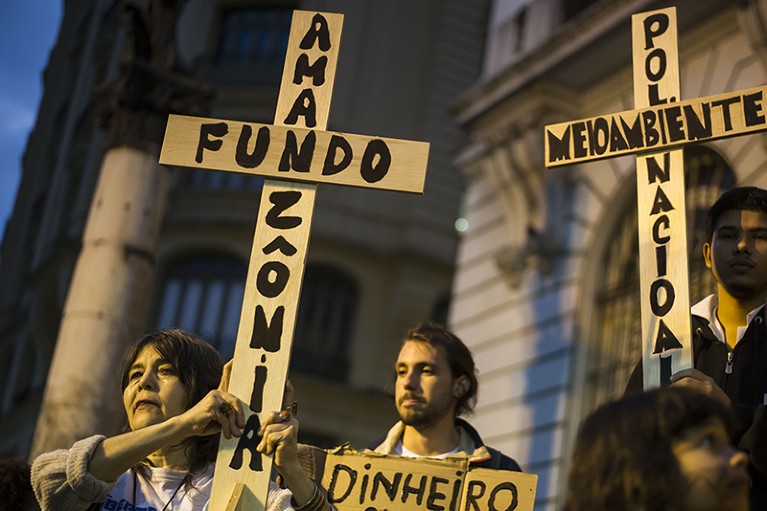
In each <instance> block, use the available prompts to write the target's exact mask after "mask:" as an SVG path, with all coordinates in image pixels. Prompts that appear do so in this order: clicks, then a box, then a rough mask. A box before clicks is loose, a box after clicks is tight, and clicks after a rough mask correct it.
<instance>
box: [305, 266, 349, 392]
mask: <svg viewBox="0 0 767 511" xmlns="http://www.w3.org/2000/svg"><path fill="white" fill-rule="evenodd" d="M358 294H359V292H358V290H357V283H356V282H355V281H354V279H352V278H351V277H350V276H349V275H347V274H346V273H345V272H343V271H341V270H339V269H337V268H335V267H333V266H328V265H323V264H309V265H307V267H306V272H305V274H304V283H303V289H302V291H301V303H300V305H299V308H298V317H297V319H296V330H295V335H294V342H293V353H292V358H291V368H292V370H295V371H298V372H300V373H304V374H310V375H314V376H320V377H323V378H326V379H329V380H335V381H346V379H347V377H348V373H349V345H350V341H351V333H352V327H353V325H354V322H355V319H356V315H357V296H358Z"/></svg>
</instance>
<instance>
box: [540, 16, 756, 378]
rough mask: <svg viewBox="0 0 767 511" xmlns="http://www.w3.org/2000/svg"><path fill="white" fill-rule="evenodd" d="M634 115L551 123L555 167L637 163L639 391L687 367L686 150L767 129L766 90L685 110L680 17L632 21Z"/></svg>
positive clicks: (695, 103)
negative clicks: (629, 157)
mask: <svg viewBox="0 0 767 511" xmlns="http://www.w3.org/2000/svg"><path fill="white" fill-rule="evenodd" d="M631 31H632V41H633V43H632V46H633V52H632V53H633V61H634V66H633V69H634V102H635V106H636V107H637V109H636V110H629V111H625V112H620V113H616V114H608V115H604V116H599V117H593V118H590V119H582V120H578V121H572V122H566V123H560V124H554V125H550V126H546V130H545V144H546V145H545V148H546V149H545V153H546V154H545V163H546V166H547V167H556V166H560V165H567V164H571V163H576V162H585V161H591V160H597V159H602V158H610V157H614V156H620V155H626V154H637V160H636V163H637V165H636V166H637V173H636V177H637V207H638V211H639V269H640V296H641V308H642V364H643V369H644V371H643V372H644V387H645V388H646V389H647V388H653V387H658V386H661V385H665V384H667V383H668V380H669V377H670V376H671V374H673V373H675V372H677V371H679V370H681V369H685V368H689V367H692V345H691V335H690V334H691V332H690V304H689V299H690V298H689V284H688V269H687V234H686V221H685V196H684V194H685V189H684V161H683V155H682V149H681V147H682V146H684V145H686V144H691V143H695V142H702V141H707V140H715V139H720V138H725V137H733V136H737V135H743V134H747V133H755V132H758V131H764V130H767V121H766V120H765V115H764V96H765V93H766V92H767V87H758V88H755V89H749V90H743V91H738V92H733V93H727V94H720V95H717V96H710V97H705V98H698V99H694V100H688V101H681V100H680V92H679V64H678V51H677V34H676V9H675V8H673V7H671V8H667V9H661V10H657V11H651V12H645V13H640V14H635V15H634V16H632V30H631Z"/></svg>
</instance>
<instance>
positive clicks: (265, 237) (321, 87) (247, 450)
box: [209, 11, 343, 511]
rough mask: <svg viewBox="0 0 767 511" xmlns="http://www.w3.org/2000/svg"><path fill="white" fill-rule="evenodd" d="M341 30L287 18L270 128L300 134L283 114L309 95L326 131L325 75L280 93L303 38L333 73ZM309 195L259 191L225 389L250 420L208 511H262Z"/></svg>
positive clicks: (324, 21) (223, 447)
mask: <svg viewBox="0 0 767 511" xmlns="http://www.w3.org/2000/svg"><path fill="white" fill-rule="evenodd" d="M342 26H343V16H342V15H340V14H327V13H315V12H303V11H296V12H294V14H293V22H292V24H291V29H290V39H289V42H288V52H287V56H286V60H285V69H284V71H283V77H282V83H283V86H285V88H284V89H281V90H280V97H279V99H278V104H277V110H276V113H275V124H278V125H285V124H286V123H287V121H291V123H292V124H291V125H295V126H298V127H301V126H304V127H305V123H306V119H307V117H308V116H298V117H297V118H296V119H289V112H290V111H291V109H292V108H293V107H294V106H295V105H298V104H304V105H305V104H306V103H305V98H306V97H308V96H309V93H308V92H307V91H310V92H311V96H312V98H313V101H314V103H315V105H316V127H317V128H318V129H324V128H325V125H326V123H327V114H328V112H327V110H328V109H329V108H330V100H331V97H332V84H333V79H332V76H328V75H327V74H326V75H325V78H324V80H322V81H319V82H315V81H313V80H312V79H307V77H303V80H300V83H303V86H300V87H292V86H286V82H292V81H293V78H294V77H295V74H296V73H295V70H296V69H298V66H299V63H300V62H301V59H302V57H301V55H303V54H304V52H305V51H307V49H306V48H301V46H306V45H302V44H301V41H302V40H303V39H304V38H305V36H307V37H308V38H309V39H311V36H312V34H314V35H316V36H317V37H314V38H313V40H310V41H309V42H310V44H309V46H311V48H312V50H311V51H313V52H314V49H315V47H319V48H324V49H323V50H322V52H321V53H320V54H316V52H315V53H313V55H312V56H313V57H314V58H312V59H310V60H309V62H315V61H316V59H318V58H319V57H326V58H327V59H328V60H327V67H326V69H327V70H332V71H335V68H336V62H337V59H338V49H339V44H340V38H341V29H342ZM316 189H317V185H315V184H307V183H297V182H296V183H280V182H276V181H272V180H267V181H266V182H265V184H264V188H263V191H262V195H261V205H260V207H259V210H258V219H257V221H256V232H255V236H254V240H253V247H252V250H251V258H250V263H249V267H248V276H247V281H246V284H245V296H244V298H243V304H242V314H241V316H240V326H239V329H238V332H237V341H236V344H235V352H234V363H233V366H232V378H231V383H230V386H229V392H231V393H232V394H234V395H236V396H237V397H239V398H240V399H241V400H243V401H244V402H245V403H246V404H249V406H250V408H252V409H255V410H256V411H257V413H254V414H249V415H248V417H247V425H246V428H245V431H243V435H242V436H241V437H240V438H239V439H234V438H232V439H229V440H227V439H226V438H224V437H223V435H222V436H221V437H220V438H221V443H220V446H219V452H218V457H217V459H216V475H215V477H214V480H213V489H212V492H211V498H210V507H209V508H210V510H211V511H219V510H225V509H226V507H227V506H228V504H229V502H230V499H231V496H232V495H233V494H234V493H235V492H237V491H238V490H239V487H238V486H237V485H238V483H242V484H244V485H245V486H246V487H247V489H248V490H250V491H247V490H246V491H242V492H241V495H240V496H239V499H238V502H239V505H240V506H241V508H242V509H249V510H255V511H263V510H264V509H266V497H267V494H268V490H269V482H270V479H271V471H272V457H271V456H262V455H261V454H260V453H258V452H256V451H255V447H256V446H257V445H258V443H259V441H260V437H259V436H258V435H257V431H258V428H259V426H260V423H261V417H262V416H263V415H264V414H268V413H269V412H271V411H273V410H279V409H280V408H281V406H282V396H283V392H284V385H285V380H286V379H287V370H288V364H289V362H290V349H291V346H292V343H293V329H294V327H295V318H296V314H297V312H298V300H299V296H300V292H301V282H302V280H303V279H302V277H303V271H304V265H305V262H306V250H307V245H308V241H309V230H310V227H311V219H312V212H313V210H314V200H315V196H316ZM246 408H247V407H246Z"/></svg>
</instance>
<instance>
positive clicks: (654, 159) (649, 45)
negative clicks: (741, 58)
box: [631, 7, 692, 389]
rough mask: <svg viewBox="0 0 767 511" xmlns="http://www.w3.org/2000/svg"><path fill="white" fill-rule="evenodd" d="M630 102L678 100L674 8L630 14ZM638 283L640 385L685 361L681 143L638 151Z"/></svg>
mask: <svg viewBox="0 0 767 511" xmlns="http://www.w3.org/2000/svg"><path fill="white" fill-rule="evenodd" d="M631 21H632V31H631V32H632V41H633V51H632V55H633V61H634V103H635V105H636V106H637V107H639V108H644V107H648V106H651V105H655V104H667V103H673V102H675V101H678V100H679V95H680V86H679V62H678V48H677V33H676V9H675V8H673V7H672V8H668V9H662V10H658V11H651V12H644V13H641V14H635V15H634V16H632V18H631ZM636 179H637V208H638V230H639V270H640V271H639V273H640V279H639V289H640V299H641V314H642V364H643V368H644V388H646V389H647V388H653V387H659V386H661V385H663V384H664V383H667V382H668V378H669V377H670V376H671V374H673V373H674V372H676V371H678V370H680V369H685V368H688V367H692V339H691V337H690V298H689V283H688V278H689V275H688V268H687V266H688V258H687V222H686V209H687V208H686V207H685V187H684V157H683V153H682V149H677V150H673V151H666V152H655V153H652V154H649V155H643V156H638V157H637V171H636Z"/></svg>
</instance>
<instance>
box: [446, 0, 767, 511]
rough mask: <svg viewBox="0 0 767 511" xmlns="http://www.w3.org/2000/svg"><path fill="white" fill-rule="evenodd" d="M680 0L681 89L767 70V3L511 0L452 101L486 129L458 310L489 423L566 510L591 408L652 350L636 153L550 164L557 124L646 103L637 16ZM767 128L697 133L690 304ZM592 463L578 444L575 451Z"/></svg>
mask: <svg viewBox="0 0 767 511" xmlns="http://www.w3.org/2000/svg"><path fill="white" fill-rule="evenodd" d="M669 6H676V11H677V22H678V31H679V60H680V77H681V92H682V99H692V98H696V97H700V96H709V95H714V94H720V93H723V92H728V91H734V90H739V89H746V88H750V87H756V86H760V85H764V83H765V79H766V78H767V74H766V69H767V67H766V66H767V61H766V60H765V48H766V47H765V43H766V42H767V37H765V36H767V33H765V28H764V27H765V26H767V24H765V14H767V2H763V1H756V0H754V1H751V0H746V1H742V2H729V1H717V0H695V1H687V0H677V1H674V2H668V1H665V2H658V1H647V0H628V1H609V0H590V1H589V0H580V1H576V0H531V1H530V0H520V1H511V0H508V1H495V2H493V9H492V14H491V18H490V22H489V26H488V38H487V43H486V49H485V58H484V65H483V70H482V75H481V77H480V79H479V80H477V82H476V83H475V84H474V85H473V86H472V87H470V88H469V89H468V90H467V91H466V92H464V93H463V94H462V95H461V96H460V98H459V99H458V100H457V101H456V103H455V104H454V109H453V112H454V114H455V119H456V120H458V122H459V123H460V124H461V126H463V127H464V128H466V130H467V131H468V132H469V136H470V138H471V143H470V144H468V145H467V146H466V147H464V148H463V150H462V151H461V152H460V154H459V155H458V156H457V157H456V162H457V164H458V165H459V166H460V167H461V169H462V170H463V174H464V176H465V177H466V178H467V179H468V181H469V183H468V192H467V200H466V211H467V213H466V221H467V225H468V228H467V230H466V232H465V233H464V236H463V238H462V240H461V243H460V247H459V250H458V256H457V259H456V275H455V280H454V284H453V300H452V306H451V314H450V323H451V325H452V327H453V328H454V330H455V331H456V333H457V334H458V335H459V336H460V337H462V338H464V339H466V340H467V342H468V343H469V344H470V346H471V348H472V351H473V353H474V356H475V359H476V360H477V363H478V365H479V368H480V371H481V373H480V389H481V397H480V401H479V406H478V408H477V410H476V412H477V413H476V418H475V419H474V425H475V426H476V427H477V428H478V430H479V431H481V432H482V433H483V434H484V435H485V440H486V441H487V442H488V443H490V444H492V445H494V446H496V447H498V448H500V449H502V450H503V451H505V452H508V453H511V454H513V455H514V456H516V457H517V459H518V460H520V462H521V463H522V464H523V466H524V467H525V468H526V469H527V470H529V471H531V472H535V473H537V474H539V476H540V479H539V482H538V498H537V505H536V510H538V509H541V510H553V509H555V508H556V507H555V504H556V501H557V497H558V496H560V495H562V494H563V492H564V488H565V479H566V473H567V469H568V467H569V464H570V461H571V460H570V459H569V453H570V450H571V448H572V441H573V437H574V436H575V433H576V432H577V427H578V424H579V423H580V420H581V419H582V418H583V416H584V415H585V414H587V413H588V412H589V411H591V410H592V409H594V407H596V406H597V405H598V404H600V403H602V402H604V401H605V400H607V399H610V398H613V397H617V396H619V395H621V394H622V393H623V390H624V388H625V385H626V382H627V380H628V377H629V374H630V372H631V370H632V369H633V367H634V365H635V364H636V363H637V361H638V360H639V359H640V358H641V347H640V337H641V327H640V320H639V315H640V314H639V307H640V305H639V272H638V264H639V263H638V252H637V212H636V177H635V173H634V172H635V163H634V160H635V158H634V157H624V158H619V159H613V160H606V161H602V162H594V163H586V164H582V165H575V166H571V167H563V168H559V169H557V170H550V171H547V170H545V168H544V164H543V159H544V158H543V128H544V126H545V125H546V124H553V123H556V122H563V121H569V120H575V119H582V118H587V117H593V116H597V115H600V114H605V113H613V112H618V111H622V110H631V109H632V108H633V104H634V100H633V97H634V96H633V81H632V64H631V47H632V45H631V25H630V19H631V15H632V14H634V13H639V12H645V11H652V10H655V9H659V8H665V7H669ZM766 156H767V155H766V154H765V138H764V135H754V136H748V137H740V138H735V139H729V140H721V141H717V142H714V143H710V144H702V145H696V146H694V147H690V148H687V149H686V150H685V175H686V187H687V216H688V243H689V247H690V252H689V255H690V287H691V289H690V294H691V303H695V302H696V301H697V300H698V299H700V298H702V297H703V296H706V295H708V294H710V293H713V292H714V290H715V287H714V284H713V280H712V278H711V276H710V272H709V271H708V270H707V269H706V268H705V266H704V262H703V257H702V252H701V244H702V243H703V241H705V214H706V211H707V209H708V207H709V206H710V205H711V204H712V203H713V201H714V200H715V199H716V198H717V197H718V196H719V195H720V194H721V192H722V191H723V190H725V189H728V188H731V187H732V186H735V185H757V186H762V187H764V186H767V174H766V173H765V162H767V158H766ZM573 462H574V463H577V460H573Z"/></svg>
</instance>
